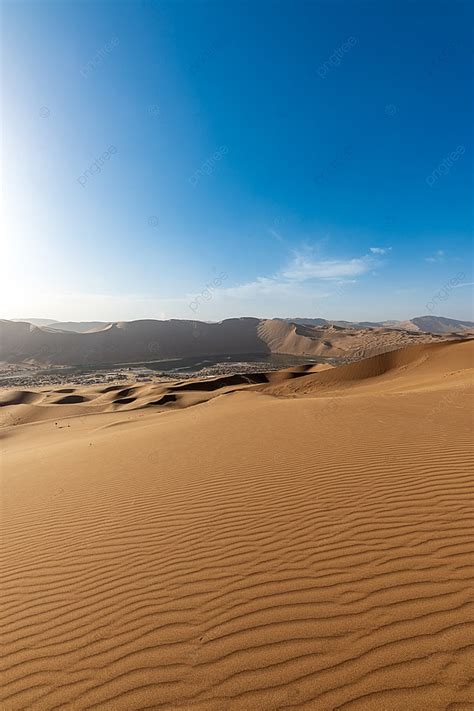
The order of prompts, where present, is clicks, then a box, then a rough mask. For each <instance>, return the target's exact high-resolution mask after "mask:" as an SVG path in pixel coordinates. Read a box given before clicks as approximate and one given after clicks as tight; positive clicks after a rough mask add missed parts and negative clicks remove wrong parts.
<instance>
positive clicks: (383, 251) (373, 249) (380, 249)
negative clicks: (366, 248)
mask: <svg viewBox="0 0 474 711" xmlns="http://www.w3.org/2000/svg"><path fill="white" fill-rule="evenodd" d="M391 250H392V248H391V247H371V248H370V251H371V252H372V254H387V252H391Z"/></svg>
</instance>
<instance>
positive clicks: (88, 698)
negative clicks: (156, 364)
mask: <svg viewBox="0 0 474 711" xmlns="http://www.w3.org/2000/svg"><path fill="white" fill-rule="evenodd" d="M472 366H473V343H472V342H468V343H453V344H443V345H440V346H424V347H415V348H409V349H405V350H403V351H401V352H399V353H395V354H394V353H392V354H387V355H386V356H385V357H384V356H377V357H376V358H375V359H371V360H370V361H365V362H363V363H355V364H353V365H350V366H344V367H343V369H333V370H328V371H326V372H322V373H318V374H314V373H311V372H309V373H305V372H304V371H303V372H302V374H301V372H300V374H299V375H298V374H297V373H295V372H294V371H289V372H288V373H287V374H286V375H284V374H280V375H277V376H276V375H275V376H272V381H271V382H268V383H265V382H260V383H258V382H257V383H235V382H234V383H230V384H229V383H221V384H217V385H216V386H211V388H209V386H208V384H207V385H206V383H201V384H197V385H196V386H195V389H194V390H192V389H190V388H189V386H187V389H186V388H184V385H181V386H178V385H177V386H176V389H175V390H174V391H171V392H167V393H165V394H168V395H170V394H180V395H182V397H183V398H188V401H187V402H186V403H184V405H186V404H187V405H191V404H193V403H192V401H191V400H192V398H193V397H195V398H197V399H198V400H199V399H200V400H204V402H201V404H199V405H197V406H192V407H186V406H184V409H183V406H182V405H180V406H178V407H177V406H176V402H177V401H173V400H170V401H169V403H168V405H154V406H152V407H146V406H145V405H146V404H147V403H149V402H152V400H148V401H147V397H151V398H155V396H156V393H151V392H150V393H149V394H148V396H147V395H146V394H145V393H144V392H141V393H140V392H138V393H137V392H135V393H132V394H131V395H129V397H135V396H137V397H136V400H134V401H133V402H129V403H124V404H120V403H118V404H117V403H116V402H115V403H114V402H113V401H111V402H109V403H108V405H106V406H104V407H102V406H100V404H99V403H96V409H95V410H92V407H93V405H92V404H90V401H84V402H79V403H74V402H72V403H69V404H68V403H63V404H55V403H53V402H49V404H48V403H45V398H47V397H50V399H54V397H58V398H59V397H61V396H62V397H67V395H71V394H72V395H78V393H77V392H75V393H62V394H61V393H59V394H58V393H56V394H53V393H46V394H45V393H44V392H43V393H40V394H37V395H38V397H36V398H35V397H33V396H30V395H26V396H22V397H23V404H17V405H7V406H5V407H3V408H2V412H3V417H4V420H3V421H4V423H6V426H5V427H4V429H3V430H2V434H3V437H4V441H3V448H4V454H3V457H2V475H3V486H2V494H3V498H2V504H3V531H2V532H3V546H2V559H1V561H2V570H3V587H2V608H1V621H0V624H1V629H2V642H3V659H4V666H5V672H4V684H3V689H2V692H1V693H2V697H1V698H2V699H3V706H2V708H5V709H20V708H28V709H56V708H57V709H62V708H67V709H85V708H96V709H114V710H115V709H117V710H124V711H129V710H133V709H145V708H149V709H158V708H164V709H199V710H204V709H206V710H207V709H209V710H211V711H221V709H236V710H237V709H239V711H240V709H246V710H248V711H257V710H260V709H267V710H273V709H283V708H307V709H317V710H318V711H319V710H321V711H333V710H334V709H340V708H342V709H348V710H349V709H350V710H351V711H352V710H354V711H366V710H368V711H372V710H374V711H375V710H377V711H380V710H381V709H383V710H384V711H387V710H388V711H399V710H400V709H403V710H404V711H405V710H413V711H415V710H416V711H419V710H425V709H426V710H428V709H430V710H431V709H449V710H450V711H461V710H465V711H467V709H472V708H473V707H474V684H473V681H472V676H473V674H472V670H473V668H474V644H473V626H474V625H473V622H474V603H473V599H472V598H473V595H472V592H473V591H472V567H473V562H474V560H473V556H472V499H471V500H470V499H469V493H470V489H469V480H470V477H471V475H472V445H471V442H472V392H473V386H472V372H473V367H472ZM277 380H278V381H279V382H277ZM207 383H208V381H207ZM144 387H146V386H144ZM170 387H171V386H168V388H170ZM204 387H207V390H203V388H204ZM179 388H181V391H180V390H179ZM199 388H201V389H199ZM212 388H213V389H212ZM111 393H112V394H113V391H110V392H109V393H102V394H100V395H98V396H97V398H95V399H99V400H100V397H104V398H105V396H107V395H110V394H111ZM10 397H13V394H11V393H10ZM123 397H126V396H122V398H119V399H123ZM20 399H21V398H20ZM28 401H29V402H28ZM133 407H135V408H136V409H132V408H133ZM63 408H67V410H65V409H63ZM87 408H90V410H88V409H87ZM18 410H20V411H21V412H22V413H23V414H22V416H21V418H23V419H22V421H25V422H28V414H27V413H28V411H30V412H31V413H33V414H32V415H31V417H30V419H31V422H30V423H27V424H23V425H14V426H13V425H11V424H10V425H9V424H8V423H10V422H11V421H12V420H11V419H9V418H11V417H12V416H13V417H19V416H17V415H15V414H14V413H15V411H18ZM54 412H56V413H57V414H56V419H55V420H53V419H51V416H52V414H53V413H54ZM61 413H64V414H61ZM21 418H20V419H21Z"/></svg>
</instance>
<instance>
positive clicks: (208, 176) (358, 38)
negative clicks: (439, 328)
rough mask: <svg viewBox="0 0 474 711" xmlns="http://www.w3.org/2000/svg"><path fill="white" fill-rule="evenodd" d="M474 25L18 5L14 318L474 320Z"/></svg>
mask: <svg viewBox="0 0 474 711" xmlns="http://www.w3.org/2000/svg"><path fill="white" fill-rule="evenodd" d="M473 19H474V17H473V5H472V3H470V2H467V1H466V2H462V1H461V2H448V1H446V2H436V1H433V2H402V1H400V0H398V1H397V2H393V3H392V2H385V1H384V2H380V3H377V2H357V1H356V0H346V1H345V2H342V1H341V0H335V1H334V2H329V1H324V2H316V1H314V2H258V3H255V2H252V3H246V2H231V1H226V2H172V3H167V2H156V1H154V0H143V1H140V0H136V1H135V2H111V1H109V2H102V3H101V2H73V1H72V0H71V1H69V2H48V1H47V0H43V1H42V2H24V1H21V0H20V1H15V2H11V1H7V2H4V3H3V6H2V45H3V56H2V99H3V107H4V122H3V174H4V220H3V221H4V229H5V235H6V239H5V246H6V250H5V252H4V254H5V260H4V265H5V266H4V270H3V271H4V272H5V278H4V279H2V281H3V291H4V294H3V298H2V303H3V307H2V308H3V313H2V314H1V316H2V317H5V318H14V317H22V316H23V317H51V318H57V319H60V320H62V319H74V320H76V319H78V320H80V319H83V320H89V319H101V320H126V319H127V320H128V319H133V318H198V319H202V320H208V319H209V320H214V319H216V320H218V319H222V318H226V317H230V316H240V315H252V316H259V317H272V316H282V317H291V316H307V317H309V316H311V317H326V318H346V319H354V320H355V319H359V320H362V319H364V320H365V319H371V320H379V319H404V318H409V317H412V316H415V315H421V314H425V313H429V312H430V311H431V312H432V313H436V314H440V315H445V316H451V317H454V318H472V282H473V274H472V231H473V212H472V197H473V179H472V165H473V162H472V138H473V135H472V125H473V105H472V84H471V76H472V65H473V40H472V27H473ZM454 282H455V283H454ZM447 284H450V286H449V288H448V289H447V290H446V285H447ZM443 289H444V290H445V291H442V290H443ZM202 292H204V296H203V297H202V298H200V299H196V297H197V296H198V295H199V294H201V293H202ZM440 293H441V294H442V296H439V294H440ZM437 295H438V298H436V297H437ZM433 303H434V304H435V307H434V306H433ZM196 304H197V306H196ZM427 305H431V306H430V308H427Z"/></svg>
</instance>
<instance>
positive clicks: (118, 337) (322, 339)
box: [0, 317, 468, 365]
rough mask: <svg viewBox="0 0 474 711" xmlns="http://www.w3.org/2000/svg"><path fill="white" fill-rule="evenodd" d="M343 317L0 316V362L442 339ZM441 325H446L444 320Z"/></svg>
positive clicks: (365, 349)
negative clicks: (64, 320) (77, 325)
mask: <svg viewBox="0 0 474 711" xmlns="http://www.w3.org/2000/svg"><path fill="white" fill-rule="evenodd" d="M428 318H430V317H428ZM433 318H434V317H433ZM308 321H314V322H315V323H308ZM345 323H346V322H335V323H330V322H325V321H324V319H307V320H306V319H295V320H293V321H289V320H286V319H257V318H250V317H248V318H232V319H226V320H224V321H220V322H218V323H207V322H204V321H192V320H179V319H170V320H168V321H158V320H154V319H144V320H140V321H118V322H115V323H103V322H87V323H86V324H82V325H83V326H87V328H85V329H84V330H83V331H82V332H77V331H72V330H61V329H59V328H58V322H56V323H53V324H51V325H47V326H34V325H32V324H30V323H26V322H15V321H6V320H4V321H0V361H5V362H9V363H32V364H39V365H99V364H110V365H112V364H118V363H122V364H130V363H139V362H146V361H153V360H154V361H157V360H160V359H169V358H183V357H202V356H227V355H250V354H254V355H256V354H268V355H270V354H272V353H275V354H286V355H297V356H301V357H304V358H311V357H324V358H336V359H344V360H353V359H359V358H365V357H367V356H369V355H376V354H379V353H384V352H386V351H390V350H395V349H397V348H400V347H403V346H405V345H410V344H411V343H414V342H428V343H429V342H432V341H434V340H436V339H439V338H443V335H441V334H437V333H427V332H425V331H421V330H420V329H419V327H418V326H415V327H414V329H413V330H409V329H402V328H394V327H393V326H391V327H387V326H370V327H367V326H366V327H361V326H357V325H356V324H351V323H349V325H345ZM461 323H463V324H464V323H466V324H467V323H468V322H461ZM68 325H70V324H68ZM435 325H436V324H435ZM441 325H443V327H444V328H447V325H446V324H441ZM91 326H92V327H91ZM464 333H465V334H466V335H468V331H464V330H463V331H461V332H459V333H453V332H452V331H450V332H449V335H450V336H451V337H458V338H462V337H463V334H464Z"/></svg>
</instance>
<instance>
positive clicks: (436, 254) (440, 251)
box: [425, 249, 446, 262]
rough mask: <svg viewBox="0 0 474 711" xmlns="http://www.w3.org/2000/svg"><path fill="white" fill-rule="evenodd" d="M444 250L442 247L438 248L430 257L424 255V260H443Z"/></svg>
mask: <svg viewBox="0 0 474 711" xmlns="http://www.w3.org/2000/svg"><path fill="white" fill-rule="evenodd" d="M445 256H446V252H445V251H444V250H443V249H438V250H437V251H436V252H434V254H432V255H431V256H430V257H425V262H444V258H445Z"/></svg>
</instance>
